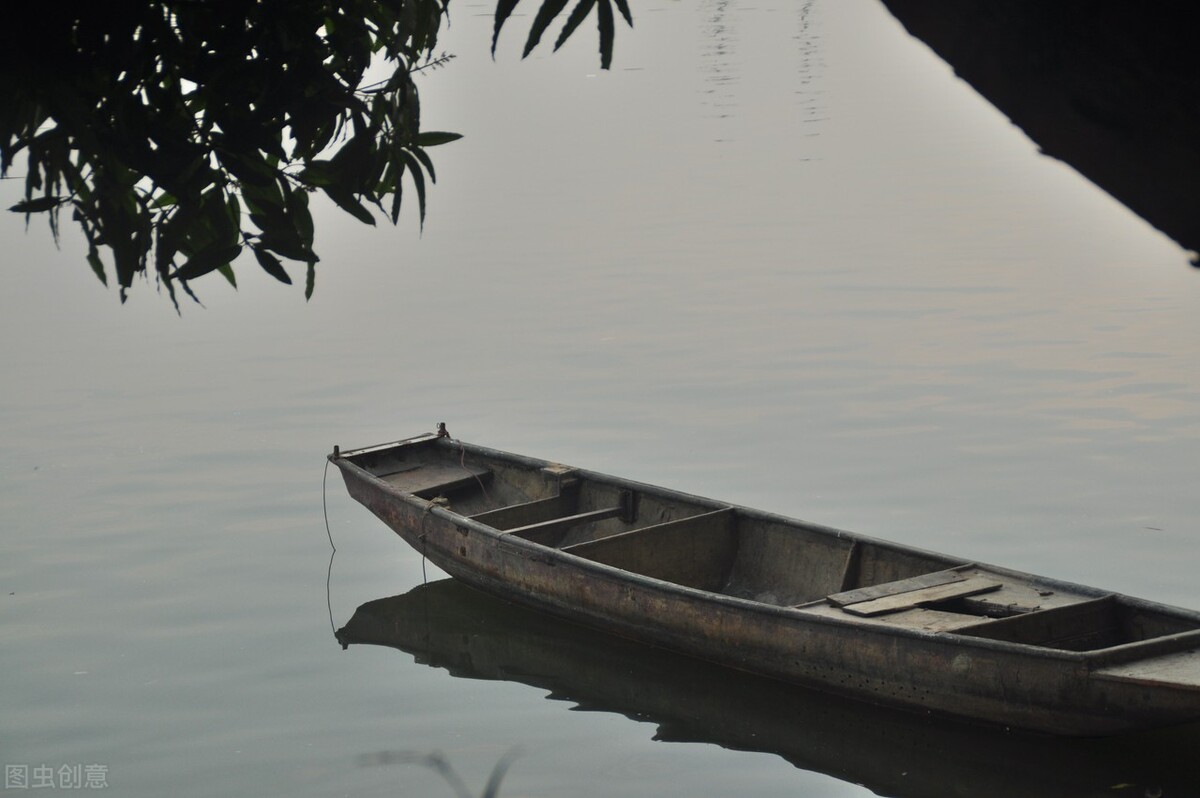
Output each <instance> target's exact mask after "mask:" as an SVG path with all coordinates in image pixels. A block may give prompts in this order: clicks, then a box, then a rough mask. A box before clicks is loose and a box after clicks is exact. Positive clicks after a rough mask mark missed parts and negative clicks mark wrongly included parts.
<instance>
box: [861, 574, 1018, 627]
mask: <svg viewBox="0 0 1200 798" xmlns="http://www.w3.org/2000/svg"><path fill="white" fill-rule="evenodd" d="M1001 584H1002V583H1000V582H996V581H994V580H991V579H985V578H983V577H980V576H976V577H973V578H971V579H964V580H962V581H958V582H950V583H948V584H942V585H934V586H933V587H927V588H924V589H923V590H910V591H908V592H907V593H899V594H897V595H894V596H884V597H883V598H879V599H875V600H874V601H863V602H859V603H858V604H849V605H847V606H844V607H842V609H843V610H844V611H845V612H848V613H850V614H851V615H862V616H866V617H870V616H872V615H883V614H884V613H888V612H897V611H899V610H907V609H911V608H912V607H919V606H921V605H922V604H931V603H933V602H936V601H946V600H948V599H954V598H961V597H962V596H973V595H975V594H977V593H987V592H988V591H989V590H999V589H1000V587H1001Z"/></svg>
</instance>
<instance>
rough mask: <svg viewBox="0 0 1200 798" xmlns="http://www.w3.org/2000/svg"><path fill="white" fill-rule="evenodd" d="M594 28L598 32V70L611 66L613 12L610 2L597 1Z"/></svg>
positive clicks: (606, 0)
mask: <svg viewBox="0 0 1200 798" xmlns="http://www.w3.org/2000/svg"><path fill="white" fill-rule="evenodd" d="M596 27H597V28H598V29H599V30H600V68H601V69H608V68H609V67H610V66H612V56H613V10H612V3H611V2H610V0H597V2H596Z"/></svg>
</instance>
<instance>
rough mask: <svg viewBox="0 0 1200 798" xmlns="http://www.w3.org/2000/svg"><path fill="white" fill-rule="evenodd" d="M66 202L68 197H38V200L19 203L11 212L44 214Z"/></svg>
mask: <svg viewBox="0 0 1200 798" xmlns="http://www.w3.org/2000/svg"><path fill="white" fill-rule="evenodd" d="M66 201H67V199H66V197H38V198H37V199H33V200H25V201H24V202H18V203H17V204H16V205H13V206H12V207H11V208H9V210H10V211H12V212H13V213H24V214H30V213H42V212H43V211H49V210H53V209H54V208H57V207H58V206H59V205H62V204H63V203H64V202H66Z"/></svg>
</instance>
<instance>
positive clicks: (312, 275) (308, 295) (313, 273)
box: [304, 263, 317, 302]
mask: <svg viewBox="0 0 1200 798" xmlns="http://www.w3.org/2000/svg"><path fill="white" fill-rule="evenodd" d="M316 287H317V265H316V264H315V263H309V264H308V274H307V275H306V276H305V278H304V301H305V302H307V301H308V300H310V299H312V295H313V289H314V288H316Z"/></svg>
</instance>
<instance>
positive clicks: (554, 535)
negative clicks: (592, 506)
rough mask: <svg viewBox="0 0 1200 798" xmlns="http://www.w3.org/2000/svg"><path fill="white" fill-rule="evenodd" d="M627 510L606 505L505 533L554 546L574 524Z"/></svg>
mask: <svg viewBox="0 0 1200 798" xmlns="http://www.w3.org/2000/svg"><path fill="white" fill-rule="evenodd" d="M626 511H627V508H626V507H625V506H624V505H617V506H616V507H605V508H603V509H601V510H592V511H591V512H588V513H578V514H577V515H568V516H565V517H563V518H552V519H550V520H549V521H542V522H541V523H537V524H528V525H526V526H519V527H514V528H513V529H506V530H504V534H506V535H516V536H517V537H522V538H525V539H526V540H531V541H533V542H534V543H541V544H542V545H543V546H554V545H557V543H558V541H559V540H561V538H562V536H563V535H565V534H566V532H567V530H568V529H570V528H571V527H573V526H578V525H580V524H587V523H591V522H592V521H603V520H604V519H606V518H619V517H620V516H623V515H625V513H626Z"/></svg>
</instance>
